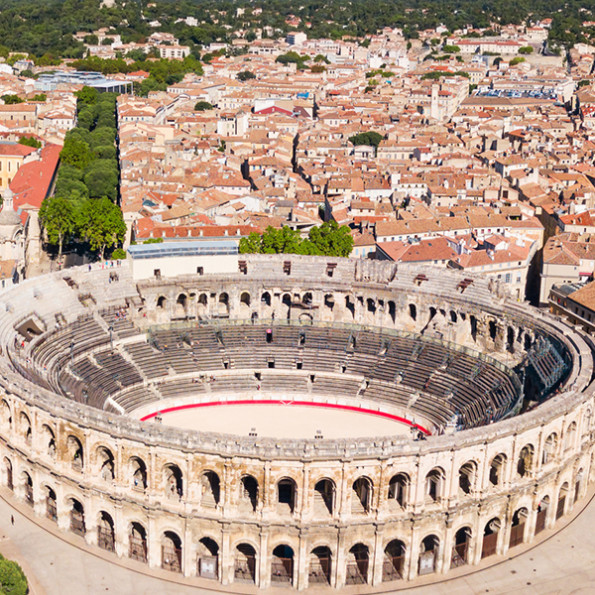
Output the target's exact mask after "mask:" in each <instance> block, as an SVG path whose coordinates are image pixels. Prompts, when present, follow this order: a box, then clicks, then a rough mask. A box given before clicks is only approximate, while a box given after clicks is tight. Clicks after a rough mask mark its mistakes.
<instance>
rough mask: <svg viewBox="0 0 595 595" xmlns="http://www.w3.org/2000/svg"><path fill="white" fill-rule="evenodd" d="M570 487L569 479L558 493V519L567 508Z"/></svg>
mask: <svg viewBox="0 0 595 595" xmlns="http://www.w3.org/2000/svg"><path fill="white" fill-rule="evenodd" d="M568 487H569V486H568V482H567V481H565V482H564V483H563V484H562V485H561V486H560V491H559V493H558V506H557V507H556V520H558V519H559V518H562V517H563V516H564V511H565V510H566V499H567V496H568Z"/></svg>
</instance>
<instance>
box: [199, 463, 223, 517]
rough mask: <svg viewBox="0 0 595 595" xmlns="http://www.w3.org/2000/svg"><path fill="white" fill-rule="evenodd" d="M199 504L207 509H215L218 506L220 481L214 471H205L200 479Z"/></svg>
mask: <svg viewBox="0 0 595 595" xmlns="http://www.w3.org/2000/svg"><path fill="white" fill-rule="evenodd" d="M200 488H201V494H202V497H201V504H202V505H203V506H205V507H207V508H215V507H216V506H217V504H219V497H220V481H219V476H218V475H217V474H216V473H215V472H214V471H206V472H205V473H203V474H202V476H201V478H200Z"/></svg>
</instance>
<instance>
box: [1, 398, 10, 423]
mask: <svg viewBox="0 0 595 595" xmlns="http://www.w3.org/2000/svg"><path fill="white" fill-rule="evenodd" d="M0 420H1V423H2V427H3V428H10V427H11V426H12V413H11V411H10V405H9V404H8V403H7V402H6V401H4V400H3V401H2V407H1V408H0Z"/></svg>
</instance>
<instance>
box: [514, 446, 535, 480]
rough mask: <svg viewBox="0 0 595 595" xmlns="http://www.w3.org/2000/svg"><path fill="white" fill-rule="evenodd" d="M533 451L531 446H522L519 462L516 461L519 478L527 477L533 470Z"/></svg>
mask: <svg viewBox="0 0 595 595" xmlns="http://www.w3.org/2000/svg"><path fill="white" fill-rule="evenodd" d="M534 454H535V449H534V448H533V445H532V444H527V445H526V446H523V448H522V449H521V452H520V453H519V460H518V461H517V466H516V470H517V473H518V474H519V476H520V477H527V476H529V475H530V474H531V471H532V470H533V456H534Z"/></svg>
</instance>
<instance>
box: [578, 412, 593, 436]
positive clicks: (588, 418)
mask: <svg viewBox="0 0 595 595" xmlns="http://www.w3.org/2000/svg"><path fill="white" fill-rule="evenodd" d="M592 422H593V412H592V410H591V408H590V407H587V409H586V410H585V413H584V416H583V423H582V430H581V441H582V442H586V441H588V440H590V438H591V424H592Z"/></svg>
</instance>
